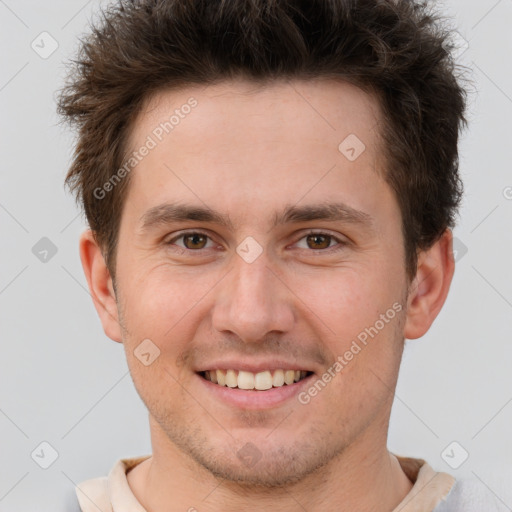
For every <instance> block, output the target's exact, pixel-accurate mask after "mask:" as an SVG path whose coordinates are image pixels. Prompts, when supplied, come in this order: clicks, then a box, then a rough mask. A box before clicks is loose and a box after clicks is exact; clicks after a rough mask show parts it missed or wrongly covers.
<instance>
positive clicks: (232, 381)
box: [226, 370, 238, 388]
mask: <svg viewBox="0 0 512 512" xmlns="http://www.w3.org/2000/svg"><path fill="white" fill-rule="evenodd" d="M237 385H238V379H237V378H236V373H235V370H228V371H227V372H226V386H228V388H236V387H237Z"/></svg>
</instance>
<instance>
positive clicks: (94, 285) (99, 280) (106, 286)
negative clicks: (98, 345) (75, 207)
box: [80, 229, 122, 342]
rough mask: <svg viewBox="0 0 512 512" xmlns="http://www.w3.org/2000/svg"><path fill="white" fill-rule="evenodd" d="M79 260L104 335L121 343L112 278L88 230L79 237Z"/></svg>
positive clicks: (91, 233) (92, 235)
mask: <svg viewBox="0 0 512 512" xmlns="http://www.w3.org/2000/svg"><path fill="white" fill-rule="evenodd" d="M80 259H81V260H82V267H83V269H84V273H85V277H86V279H87V283H88V285H89V292H90V294H91V297H92V300H93V303H94V307H95V308H96V311H97V312H98V315H99V317H100V320H101V323H102V325H103V330H104V331H105V334H106V335H107V336H108V337H109V338H110V339H112V340H114V341H117V342H122V337H121V327H120V324H119V317H118V310H117V303H116V296H115V292H114V287H113V284H112V278H111V276H110V272H109V271H108V268H107V266H106V264H105V260H104V258H103V254H102V252H101V249H100V247H99V246H98V243H97V242H96V239H95V237H94V234H93V232H92V231H91V230H90V229H88V230H87V231H85V232H84V233H83V234H82V236H81V237H80Z"/></svg>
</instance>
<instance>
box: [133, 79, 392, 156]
mask: <svg viewBox="0 0 512 512" xmlns="http://www.w3.org/2000/svg"><path fill="white" fill-rule="evenodd" d="M192 102H193V103H194V104H195V106H194V107H190V106H189V105H190V104H191V103H192ZM173 114H174V115H173ZM381 117H382V116H381V112H380V105H379V102H378V100H377V98H376V97H375V96H374V95H372V94H369V93H367V92H365V91H363V90H362V89H360V88H358V87H356V86H355V85H352V84H350V83H347V82H344V81H341V80H334V79H325V78H324V79H315V80H307V81H306V80H288V81H284V80H275V81H271V82H264V83H257V82H251V81H248V80H244V79H237V80H230V81H222V82H219V83H216V84H211V85H206V86H205V85H191V86H188V87H184V88H182V89H176V90H163V91H159V92H157V93H155V94H153V95H152V96H150V97H148V98H146V101H145V102H144V105H143V108H142V111H141V114H140V115H139V116H138V118H137V119H136V121H135V123H134V126H133V129H132V132H131V137H130V142H131V144H130V146H131V147H133V146H134V143H136V142H137V141H142V140H144V138H145V137H146V136H147V135H148V134H151V133H152V132H154V131H155V130H156V132H157V138H159V137H161V136H162V137H163V138H166V139H167V141H166V143H167V144H168V145H173V143H174V145H175V146H176V148H177V149H178V146H180V147H186V146H191V145H196V146H200V145H202V146H203V147H206V145H207V144H208V143H209V142H213V143H214V145H215V146H217V147H218V148H219V151H221V150H225V151H228V150H229V149H230V148H231V149H237V148H235V147H234V145H233V144H232V142H234V141H236V142H240V143H246V144H248V145H250V144H251V141H253V140H255V139H256V138H257V139H258V141H261V140H269V141H271V142H275V143H277V142H281V143H287V142H289V141H292V140H295V141H296V140H308V141H312V142H318V141H323V142H324V143H325V145H326V146H327V145H329V144H330V148H331V149H334V150H338V144H339V142H340V141H341V140H343V139H344V138H345V136H347V135H350V134H353V135H356V136H358V137H359V139H360V140H364V143H365V145H366V146H367V147H368V146H373V145H374V143H376V142H377V138H378V130H377V129H376V128H377V125H378V124H379V123H380V121H381ZM159 127H160V128H161V129H160V130H158V128H159ZM162 130H163V133H161V132H162ZM198 130H200V132H199V131H198ZM171 134H172V136H171V137H166V135H171ZM193 134H196V135H197V136H196V137H190V135H193ZM276 137H278V139H277V140H276ZM159 142H161V141H159ZM219 144H225V147H222V146H219ZM135 145H136V144H135ZM305 149H307V148H305Z"/></svg>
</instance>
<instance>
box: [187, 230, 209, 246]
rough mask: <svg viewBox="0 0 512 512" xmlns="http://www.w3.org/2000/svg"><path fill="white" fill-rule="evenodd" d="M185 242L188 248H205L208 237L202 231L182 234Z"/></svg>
mask: <svg viewBox="0 0 512 512" xmlns="http://www.w3.org/2000/svg"><path fill="white" fill-rule="evenodd" d="M181 238H183V243H184V245H185V247H186V248H187V249H203V248H204V246H205V245H206V241H207V239H208V237H207V236H206V235H203V234H202V233H189V234H186V235H182V236H181Z"/></svg>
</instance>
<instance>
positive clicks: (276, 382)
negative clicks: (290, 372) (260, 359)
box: [272, 370, 284, 388]
mask: <svg viewBox="0 0 512 512" xmlns="http://www.w3.org/2000/svg"><path fill="white" fill-rule="evenodd" d="M283 384H284V371H283V370H276V371H275V372H274V376H273V377H272V385H273V386H275V387H276V388H279V387H281V386H282V385H283Z"/></svg>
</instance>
